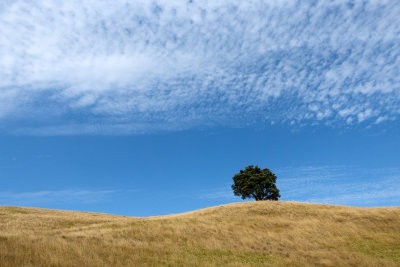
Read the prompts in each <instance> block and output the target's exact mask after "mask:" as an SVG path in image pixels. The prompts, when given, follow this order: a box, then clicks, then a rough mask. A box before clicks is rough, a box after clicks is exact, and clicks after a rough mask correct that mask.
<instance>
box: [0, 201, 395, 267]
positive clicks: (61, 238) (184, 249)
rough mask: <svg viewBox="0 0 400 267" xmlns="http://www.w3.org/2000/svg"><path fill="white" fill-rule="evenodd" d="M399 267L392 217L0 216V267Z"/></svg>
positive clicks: (244, 212)
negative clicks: (224, 266)
mask: <svg viewBox="0 0 400 267" xmlns="http://www.w3.org/2000/svg"><path fill="white" fill-rule="evenodd" d="M138 265H153V266H159V265H169V266H195V265H201V266H221V265H228V266H243V265H248V266H287V265H289V266H310V265H311V266H400V208H354V207H344V206H331V205H317V204H305V203H294V202H264V201H262V202H246V203H235V204H230V205H223V206H218V207H213V208H207V209H203V210H198V211H194V212H189V213H184V214H178V215H169V216H160V217H149V218H134V217H124V216H114V215H107V214H98V213H87V212H75V211H58V210H45V209H36V208H19V207H0V266H138Z"/></svg>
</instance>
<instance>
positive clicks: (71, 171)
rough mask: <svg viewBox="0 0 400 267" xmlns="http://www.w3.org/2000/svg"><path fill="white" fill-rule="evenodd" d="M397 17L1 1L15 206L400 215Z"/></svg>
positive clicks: (387, 10) (340, 9)
mask: <svg viewBox="0 0 400 267" xmlns="http://www.w3.org/2000/svg"><path fill="white" fill-rule="evenodd" d="M399 13H400V4H399V3H398V2H397V1H372V0H371V1H329V2H328V1H282V0H280V1H272V0H271V1H161V0H160V1H122V0H116V1H91V0H85V1H74V0H71V1H67V2H64V3H59V2H55V1H22V0H17V1H2V2H1V3H0V179H1V181H2V187H1V188H0V205H22V206H36V207H47V208H60V209H74V210H88V211H100V212H108V213H117V214H125V215H136V216H147V215H157V214H168V213H174V212H181V211H187V210H193V209H196V208H200V207H206V206H211V205H217V204H222V203H229V202H233V201H239V200H240V199H238V198H235V197H233V196H232V193H231V191H230V184H231V178H232V176H233V174H234V173H236V172H237V171H239V169H240V168H244V167H245V166H247V165H249V164H259V165H260V166H261V167H268V168H270V169H272V171H274V172H275V173H276V174H277V176H278V187H280V189H281V192H282V199H284V200H295V201H308V202H320V203H332V204H344V205H356V206H393V205H397V206H398V205H400V203H399V201H400V187H399V184H400V164H399V163H400V157H399V156H398V152H397V151H398V150H399V148H400V142H399V141H400V140H399V132H400V131H399V130H400V126H399V115H400V45H399V44H400V19H399V16H398V14H399Z"/></svg>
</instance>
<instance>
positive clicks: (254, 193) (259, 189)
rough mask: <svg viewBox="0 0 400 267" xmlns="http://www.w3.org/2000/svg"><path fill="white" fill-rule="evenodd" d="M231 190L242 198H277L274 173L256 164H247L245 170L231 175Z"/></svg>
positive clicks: (277, 191) (277, 190)
mask: <svg viewBox="0 0 400 267" xmlns="http://www.w3.org/2000/svg"><path fill="white" fill-rule="evenodd" d="M232 179H233V185H232V190H233V193H234V194H235V196H241V197H242V199H246V198H254V199H255V200H278V198H280V196H281V195H280V194H279V189H278V188H277V187H276V185H275V183H276V175H275V174H273V173H272V172H271V171H270V170H269V169H260V168H259V167H258V166H257V165H256V166H255V167H253V165H250V166H247V167H246V169H245V170H240V172H239V173H237V174H235V176H233V178H232Z"/></svg>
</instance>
